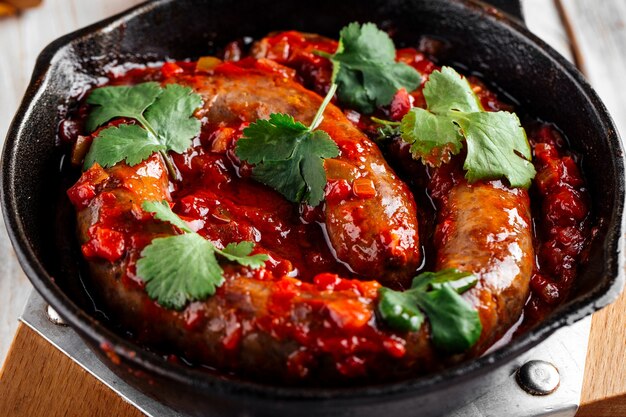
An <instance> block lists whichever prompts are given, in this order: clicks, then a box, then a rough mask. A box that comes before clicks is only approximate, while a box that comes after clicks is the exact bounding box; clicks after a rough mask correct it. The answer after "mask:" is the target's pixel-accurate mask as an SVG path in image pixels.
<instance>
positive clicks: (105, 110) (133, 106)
mask: <svg viewBox="0 0 626 417" xmlns="http://www.w3.org/2000/svg"><path fill="white" fill-rule="evenodd" d="M162 92H163V90H162V89H161V87H160V86H159V83H156V82H148V83H142V84H138V85H134V86H109V87H100V88H96V89H95V90H93V91H92V92H91V94H90V95H89V97H88V98H87V103H89V104H93V105H95V106H96V107H94V108H93V109H92V110H91V113H89V117H88V118H87V130H88V131H89V132H93V131H94V130H96V129H97V128H98V126H101V125H103V124H104V123H106V122H108V121H109V120H111V119H115V118H117V117H128V118H130V119H138V118H140V117H141V116H142V115H143V112H144V111H145V110H146V109H147V108H148V107H150V106H151V105H152V103H154V101H155V100H156V99H157V97H159V96H160V95H161V93H162Z"/></svg>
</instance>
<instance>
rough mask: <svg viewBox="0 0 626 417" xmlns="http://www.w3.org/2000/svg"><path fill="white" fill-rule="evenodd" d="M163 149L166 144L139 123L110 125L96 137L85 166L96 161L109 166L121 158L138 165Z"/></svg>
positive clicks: (130, 163) (104, 166)
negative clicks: (161, 142)
mask: <svg viewBox="0 0 626 417" xmlns="http://www.w3.org/2000/svg"><path fill="white" fill-rule="evenodd" d="M161 150H165V146H164V145H162V144H160V143H159V142H158V141H157V140H156V138H155V137H154V136H152V135H150V134H149V133H148V131H147V130H145V129H142V128H141V127H140V126H138V125H124V124H123V125H120V126H117V127H110V128H108V129H104V130H103V131H102V132H100V134H99V135H98V136H97V137H96V138H94V140H93V143H92V144H91V147H90V148H89V152H87V155H86V156H85V168H88V167H90V166H92V165H93V164H94V163H95V162H98V163H99V164H100V166H102V167H103V168H108V167H112V166H113V165H115V164H117V163H118V162H120V161H121V160H123V161H126V163H127V164H128V165H136V164H138V163H140V162H141V161H143V160H144V159H146V158H148V157H149V156H150V155H152V154H153V153H154V152H158V151H161ZM120 158H121V159H120Z"/></svg>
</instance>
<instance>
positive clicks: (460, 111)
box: [401, 67, 535, 188]
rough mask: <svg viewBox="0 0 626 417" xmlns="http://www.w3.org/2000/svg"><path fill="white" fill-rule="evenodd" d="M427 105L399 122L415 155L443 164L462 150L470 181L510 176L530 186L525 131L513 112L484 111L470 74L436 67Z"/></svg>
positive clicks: (516, 183) (532, 172) (427, 88)
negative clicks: (461, 73) (464, 145)
mask: <svg viewBox="0 0 626 417" xmlns="http://www.w3.org/2000/svg"><path fill="white" fill-rule="evenodd" d="M424 98H425V99H426V103H427V105H428V110H424V109H419V108H414V109H411V110H410V111H409V113H407V115H405V116H404V117H403V119H402V122H401V137H402V139H403V140H404V141H405V142H407V143H409V144H411V153H412V154H413V157H414V158H415V159H421V160H422V161H423V162H424V163H427V164H429V165H432V166H439V165H440V164H441V163H445V162H448V161H449V159H450V157H451V155H455V154H458V153H459V152H460V150H461V148H462V146H463V139H465V142H466V146H467V157H466V159H465V163H464V165H463V168H464V169H465V170H466V171H467V173H466V178H467V179H468V180H469V181H470V182H475V181H478V180H481V179H495V178H502V177H506V178H507V179H508V181H509V183H510V184H511V186H512V187H523V188H528V187H529V186H530V182H531V180H532V179H533V178H534V176H535V168H534V167H533V165H532V163H531V162H530V159H531V152H530V145H529V143H528V139H527V138H526V133H525V132H524V129H523V128H522V127H521V125H520V121H519V119H518V118H517V116H516V115H515V114H513V113H508V112H504V111H500V112H485V111H483V109H482V106H481V104H480V102H479V100H478V97H477V96H476V95H475V94H474V92H473V91H472V89H471V87H470V85H469V83H468V82H467V80H466V79H464V78H462V77H461V75H459V74H458V73H457V72H456V71H455V70H454V69H452V68H450V67H443V69H442V70H441V71H434V72H433V73H432V74H431V75H430V77H429V79H428V81H427V82H426V85H425V86H424Z"/></svg>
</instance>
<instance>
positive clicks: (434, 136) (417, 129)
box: [400, 107, 463, 166]
mask: <svg viewBox="0 0 626 417" xmlns="http://www.w3.org/2000/svg"><path fill="white" fill-rule="evenodd" d="M452 122H453V120H452V118H450V117H447V116H436V115H434V114H432V113H430V112H429V111H427V110H424V109H422V108H419V107H416V108H412V109H411V110H409V112H408V113H407V114H406V115H405V116H404V117H403V118H402V121H401V122H400V135H401V137H402V139H404V141H405V142H408V143H410V144H411V148H410V151H411V154H413V156H416V155H417V156H419V158H421V159H422V161H424V162H426V163H428V164H430V165H431V166H439V165H441V164H442V163H446V162H449V160H450V156H451V155H456V154H458V153H459V152H460V151H461V148H462V147H463V136H461V134H460V133H459V127H458V126H456V125H455V124H454V123H452Z"/></svg>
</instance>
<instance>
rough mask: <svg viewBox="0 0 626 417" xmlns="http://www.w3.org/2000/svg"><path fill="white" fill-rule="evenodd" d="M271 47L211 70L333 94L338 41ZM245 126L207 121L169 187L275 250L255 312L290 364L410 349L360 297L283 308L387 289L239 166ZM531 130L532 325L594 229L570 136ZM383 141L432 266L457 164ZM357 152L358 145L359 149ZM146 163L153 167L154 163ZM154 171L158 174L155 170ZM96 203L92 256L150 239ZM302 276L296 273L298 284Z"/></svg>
mask: <svg viewBox="0 0 626 417" xmlns="http://www.w3.org/2000/svg"><path fill="white" fill-rule="evenodd" d="M264 42H265V43H264V44H263V45H262V47H264V48H267V53H266V56H267V57H268V58H269V59H260V60H253V59H250V58H243V56H244V55H245V46H244V45H243V44H242V43H237V42H235V43H232V44H229V45H228V46H227V48H226V49H225V52H224V57H225V58H227V59H231V60H232V61H230V62H229V61H225V62H223V63H219V64H217V66H215V67H213V68H212V70H214V71H217V72H223V73H232V72H237V71H241V70H242V68H250V67H253V68H256V69H260V70H263V71H269V72H279V73H281V74H283V75H284V76H286V77H288V78H292V79H296V80H298V81H299V82H301V83H302V84H303V85H305V86H306V87H307V88H310V89H312V90H314V91H316V92H318V93H319V94H322V95H323V94H325V93H326V91H327V89H328V86H329V84H330V79H331V73H332V67H331V65H330V63H329V61H328V60H326V59H323V58H321V57H319V56H318V55H316V54H315V53H313V51H314V50H322V51H326V52H330V53H332V52H334V51H335V49H336V46H337V44H336V42H334V41H328V40H326V39H323V38H320V39H313V40H311V39H305V38H303V37H302V36H301V35H300V34H299V33H297V32H286V33H283V34H281V35H277V36H275V37H270V38H266V40H265V41H264ZM397 59H398V60H400V61H402V62H405V63H407V64H409V65H412V66H413V67H415V68H416V69H417V70H418V71H419V72H420V73H421V74H422V75H423V78H424V80H423V81H424V82H425V81H426V80H427V79H428V74H430V73H431V72H432V71H434V70H436V69H438V68H439V67H438V66H437V65H436V64H435V63H434V62H433V61H431V60H430V59H428V58H427V57H426V56H425V55H424V54H423V53H421V52H419V51H417V50H415V49H411V48H405V49H400V50H398V52H397ZM202 71H203V70H202V69H201V68H199V67H197V64H196V63H195V62H167V63H165V64H163V65H162V66H161V67H150V68H148V67H142V68H135V69H131V70H128V71H114V72H112V73H111V74H109V83H108V84H109V85H124V84H135V83H138V82H143V81H149V80H150V81H152V80H155V81H161V80H165V79H167V78H169V77H172V76H175V75H180V74H187V75H190V76H193V75H194V74H197V73H202ZM469 80H470V83H471V85H472V87H473V90H474V91H475V92H476V94H477V95H478V96H479V98H480V100H481V102H482V105H483V107H484V108H485V109H486V110H487V111H497V110H511V106H509V105H507V104H505V103H502V102H500V101H499V100H498V98H497V96H496V95H495V94H494V93H493V92H491V91H490V90H489V89H487V88H486V87H485V85H484V84H483V83H481V82H480V81H479V80H478V79H476V78H474V77H469ZM422 85H423V84H422ZM415 106H421V107H424V106H425V102H424V97H423V94H422V91H421V88H418V89H417V90H416V91H412V92H407V91H406V90H400V91H398V93H397V94H396V95H395V97H394V99H393V101H392V103H391V104H390V105H389V106H387V107H385V108H381V109H379V110H378V111H377V115H378V116H379V117H381V118H386V119H390V120H396V121H397V120H400V119H401V118H402V116H404V115H405V114H406V113H407V112H408V111H409V110H410V108H411V107H415ZM87 111H88V107H87V106H86V105H84V106H82V107H81V108H80V109H79V110H78V111H77V112H76V115H75V116H73V117H72V118H70V119H67V120H65V121H64V122H62V124H61V126H60V137H61V138H62V139H63V140H64V141H65V142H67V143H71V144H73V146H74V157H73V158H72V159H73V160H74V161H80V159H81V158H80V155H81V154H82V155H83V156H84V152H85V150H84V149H85V148H86V146H87V145H88V144H89V143H90V141H91V139H92V138H93V135H91V136H81V135H80V133H81V132H82V131H83V121H84V118H85V116H86V114H87ZM344 112H345V114H346V115H347V116H348V118H349V119H350V120H351V121H352V122H353V123H354V124H355V125H356V126H357V127H359V128H360V129H362V130H363V131H365V132H366V133H368V134H369V135H370V136H371V137H372V138H376V136H377V128H378V125H376V124H375V123H373V122H372V121H371V120H370V119H369V118H368V117H364V116H362V115H361V114H359V113H358V112H356V111H354V110H350V109H345V110H344ZM121 122H122V121H116V122H115V123H121ZM125 122H126V123H128V122H129V121H125ZM131 123H132V121H131ZM246 126H247V124H246V123H235V124H224V123H221V124H219V125H209V124H205V125H204V126H203V129H202V132H201V134H200V136H199V137H198V138H196V139H195V141H194V143H193V147H191V148H190V149H188V150H187V151H186V152H185V153H183V154H180V155H179V154H172V157H173V161H174V164H175V167H176V169H177V171H178V173H179V175H180V181H178V182H176V183H172V182H170V188H171V189H170V192H171V196H172V201H173V210H174V211H175V212H176V213H177V214H179V215H180V216H181V217H182V218H183V219H184V220H186V221H187V222H188V223H189V225H190V226H191V227H192V228H193V229H194V230H195V231H197V232H198V233H200V234H201V235H202V236H204V237H205V238H207V239H209V240H211V241H212V242H214V243H215V244H216V245H217V246H218V247H223V246H225V245H226V244H228V243H230V242H238V241H244V240H246V241H253V242H255V243H258V244H259V245H257V248H260V249H258V250H259V251H261V252H264V253H267V254H268V255H269V257H270V261H269V262H268V263H267V268H266V269H261V270H256V271H250V272H249V273H250V274H252V275H254V276H255V277H256V278H260V279H267V282H268V288H269V290H270V291H271V297H270V299H271V307H270V309H269V310H270V311H271V314H267V315H265V316H262V317H259V318H258V320H257V322H256V325H257V326H259V327H261V328H264V329H266V330H267V331H268V332H270V333H272V334H275V335H277V336H279V337H286V338H291V339H294V340H297V341H298V342H299V343H301V344H302V345H303V346H304V347H306V348H305V349H302V350H301V351H299V352H298V353H297V354H295V355H293V356H292V357H291V358H290V362H289V364H288V366H289V367H290V369H291V370H292V372H293V373H294V374H296V375H301V376H304V375H305V374H306V372H308V368H307V363H308V361H310V359H311V353H312V352H319V351H322V352H325V353H328V354H330V355H331V356H332V357H333V358H334V360H335V362H336V363H337V366H338V367H339V368H341V372H342V373H343V374H345V375H359V374H360V372H362V370H363V369H364V365H365V364H364V361H366V360H367V358H368V354H373V353H376V352H381V351H384V352H386V353H387V354H388V355H390V356H392V357H401V356H403V355H404V341H403V340H402V339H401V338H395V337H393V336H389V335H386V334H383V333H382V332H380V331H378V330H377V329H376V328H374V327H372V326H369V325H368V323H369V322H370V321H371V320H372V314H371V311H369V310H364V309H363V304H361V303H356V302H352V301H351V300H350V299H338V300H337V301H336V302H334V303H329V302H328V301H322V300H316V299H310V300H309V301H308V305H309V306H310V309H311V310H312V311H314V312H316V314H318V315H319V318H320V326H318V327H316V328H315V329H312V328H308V327H300V326H296V325H293V323H292V321H291V319H290V317H289V315H288V314H287V313H288V312H289V311H291V305H290V303H292V302H293V300H295V299H298V298H299V297H300V296H301V295H302V294H303V293H306V292H307V291H309V290H313V289H314V290H316V291H348V292H351V293H353V294H354V295H355V296H357V297H360V296H367V297H366V298H370V299H375V298H376V293H377V291H378V288H379V285H378V284H377V283H375V282H362V281H358V280H356V279H350V278H363V277H359V276H358V275H357V274H355V273H354V272H353V271H352V269H351V268H350V267H349V266H348V265H346V264H345V263H342V262H340V261H338V260H337V258H336V256H335V254H334V252H333V249H332V247H331V246H330V244H329V241H328V236H327V235H326V229H325V226H324V223H323V207H322V206H320V207H318V208H312V207H309V206H306V205H301V206H296V205H294V204H292V203H289V202H288V201H286V200H285V199H284V198H283V197H282V196H280V195H279V194H278V193H276V192H274V191H273V190H271V189H269V188H268V187H266V186H263V185H260V184H259V183H256V182H255V181H253V180H252V179H251V178H250V176H251V167H250V166H248V165H246V164H245V163H244V164H242V163H241V161H239V160H238V158H237V157H236V156H235V153H234V146H235V144H236V141H237V139H238V138H240V137H241V136H242V131H243V129H244V128H245V127H246ZM527 131H528V135H529V139H530V143H531V146H532V149H533V161H534V164H535V166H536V169H537V177H536V178H535V180H534V182H533V186H532V189H531V195H532V201H533V218H534V222H535V249H536V265H535V272H534V274H533V276H532V280H531V295H530V297H529V300H528V302H527V305H526V309H525V317H524V326H530V325H532V323H535V322H536V321H537V320H540V319H541V318H542V317H544V316H545V315H546V314H547V313H548V312H549V311H551V309H552V308H554V306H556V305H558V303H560V302H562V301H563V300H564V299H565V297H567V295H568V292H569V290H570V288H571V287H572V285H573V282H574V280H575V277H576V267H577V264H578V263H580V262H581V260H582V259H583V258H584V249H585V247H586V243H587V242H588V240H589V239H590V237H591V236H592V235H593V232H592V228H591V222H590V202H589V197H588V194H587V192H586V189H585V184H584V180H583V177H582V174H581V172H580V170H579V168H578V165H577V162H576V157H575V156H574V155H572V154H571V153H570V152H568V150H567V146H566V143H565V141H564V139H563V138H562V136H561V135H560V134H559V132H558V130H557V129H556V128H555V127H553V126H551V125H549V124H542V123H537V122H532V123H530V124H529V125H528V126H527ZM381 146H383V147H385V151H386V154H387V155H388V156H389V157H390V158H392V160H391V161H390V162H391V163H392V164H393V165H394V166H400V167H401V168H400V169H399V170H398V171H399V172H401V173H403V174H404V175H405V176H406V175H407V174H408V175H410V177H407V178H406V182H407V183H408V184H410V185H411V187H412V188H413V192H414V195H415V196H416V198H417V199H418V200H419V201H420V203H422V204H420V205H421V206H422V209H421V212H420V216H421V219H420V236H421V239H422V241H423V242H424V248H425V249H424V250H425V257H426V261H425V263H424V266H425V267H426V268H428V267H429V266H432V264H433V258H434V256H435V254H434V253H433V252H432V242H430V241H429V240H432V238H433V237H432V229H433V225H434V223H435V216H436V212H435V209H434V207H433V206H432V203H431V204H429V201H430V200H431V198H435V199H436V198H441V197H442V196H445V192H446V190H449V189H450V187H451V186H452V184H453V183H454V175H458V174H454V173H451V172H452V171H453V170H456V171H455V172H457V173H458V172H460V171H459V170H458V169H457V168H458V167H457V165H456V162H454V161H453V162H451V163H450V164H449V165H448V166H445V165H444V167H443V168H440V169H439V172H433V170H430V169H426V168H424V167H423V166H422V165H421V163H420V164H418V163H416V162H415V161H412V160H410V158H409V159H407V152H406V146H403V145H402V144H401V143H398V142H394V143H391V144H382V145H381ZM354 151H355V152H358V149H356V150H354ZM455 167H456V168H455ZM146 170H147V171H149V170H150V161H148V162H147V164H146ZM446 170H447V171H446ZM446 173H447V174H446ZM448 174H449V175H448ZM147 176H148V178H149V177H150V174H149V172H148V175H147ZM107 177H108V174H107V173H106V172H105V170H102V169H99V170H98V169H94V170H90V171H89V174H88V175H85V176H83V177H82V178H81V180H80V181H79V182H78V183H76V185H74V186H73V187H72V188H71V189H70V190H69V191H68V196H69V198H70V200H71V201H72V203H73V204H74V205H75V206H76V207H78V208H80V207H86V206H87V205H88V204H89V203H90V202H91V201H92V199H93V198H94V197H95V196H96V189H97V186H98V184H99V183H100V182H102V181H103V180H104V179H105V178H107ZM119 178H120V181H123V186H124V187H128V188H129V189H132V188H133V187H136V186H138V183H137V184H135V183H134V182H142V183H141V185H142V186H143V185H145V184H144V183H143V182H144V181H146V179H145V178H136V177H134V176H133V175H126V176H124V175H123V174H122V175H120V177H119ZM148 181H150V180H149V179H148ZM375 192H376V190H375V189H374V187H373V185H372V184H371V181H369V180H366V179H357V180H355V181H353V182H351V183H350V182H348V181H345V180H332V181H329V183H328V184H327V187H326V199H327V200H332V199H346V198H356V199H360V198H362V199H366V198H370V197H371V196H372V195H373V193H375ZM99 204H100V214H101V221H100V222H99V223H97V224H95V225H94V226H92V227H91V228H90V230H89V237H90V240H89V241H88V242H87V243H85V244H84V245H83V246H82V248H81V249H82V253H83V255H84V257H85V258H86V259H88V260H90V259H105V260H107V261H110V262H116V261H118V260H120V258H121V257H122V256H123V254H124V253H125V250H127V249H128V248H133V249H136V250H135V251H133V253H139V252H140V250H141V249H142V248H143V247H145V246H146V245H147V244H149V243H150V242H149V240H148V239H146V238H145V236H144V235H145V233H144V232H143V229H142V223H141V220H142V218H144V216H146V214H145V213H143V212H142V210H141V208H140V207H139V206H137V210H136V211H135V212H134V215H135V220H136V221H134V222H121V221H120V218H119V216H121V215H122V214H121V213H120V212H119V210H118V207H117V205H116V204H115V196H113V195H111V196H107V195H106V193H105V194H102V195H101V196H100V200H99ZM122 223H123V224H125V225H127V226H126V228H124V229H120V228H119V227H117V225H119V224H122ZM422 229H423V230H422ZM429 231H430V232H429ZM135 261H136V259H132V260H131V261H130V264H129V270H128V273H127V276H126V277H124V280H125V285H128V286H130V287H137V286H138V287H142V286H143V282H142V281H141V280H140V279H139V278H137V277H136V276H134V273H133V271H134V263H135ZM339 276H341V277H343V278H339ZM276 277H282V278H281V279H276ZM296 277H297V280H296V279H291V278H296ZM366 278H367V277H366ZM370 278H375V277H370ZM218 295H219V290H218ZM152 304H153V305H152V307H151V308H153V309H154V314H155V316H158V315H159V314H160V313H159V312H160V311H162V310H163V309H162V307H160V306H159V305H158V304H157V303H156V302H153V303H152ZM185 319H186V321H187V325H188V327H189V328H190V329H193V328H200V327H201V326H200V324H202V323H203V320H205V319H204V312H203V307H202V304H201V303H193V304H192V308H190V309H187V311H186V317H185ZM233 323H238V320H236V319H234V320H233ZM241 332H242V329H241V327H238V325H236V324H233V327H232V329H231V331H229V332H228V335H227V337H225V338H224V340H223V341H222V343H223V345H224V346H225V347H226V348H227V349H235V348H236V347H237V346H238V344H239V343H240V341H241ZM372 356H373V355H372Z"/></svg>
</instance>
